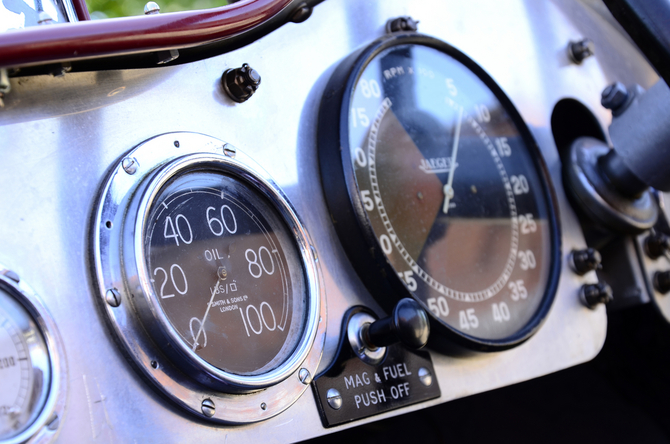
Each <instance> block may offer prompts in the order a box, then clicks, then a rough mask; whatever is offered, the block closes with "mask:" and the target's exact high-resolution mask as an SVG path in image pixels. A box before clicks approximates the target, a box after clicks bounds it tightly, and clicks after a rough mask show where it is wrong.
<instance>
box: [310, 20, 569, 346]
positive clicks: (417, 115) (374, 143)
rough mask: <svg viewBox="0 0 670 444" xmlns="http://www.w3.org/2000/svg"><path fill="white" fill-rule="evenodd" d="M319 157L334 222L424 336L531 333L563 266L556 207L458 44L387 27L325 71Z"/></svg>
mask: <svg viewBox="0 0 670 444" xmlns="http://www.w3.org/2000/svg"><path fill="white" fill-rule="evenodd" d="M319 159H320V165H321V173H322V180H323V184H324V190H325V194H326V200H327V203H328V206H329V209H330V212H331V215H332V219H333V221H334V222H335V228H336V230H337V232H338V235H339V238H340V240H341V242H342V244H343V245H344V247H345V249H346V251H347V253H348V255H349V257H350V258H351V260H352V262H353V263H354V265H355V267H356V269H357V271H358V272H359V274H360V276H361V278H362V279H363V281H364V282H365V283H366V284H367V287H368V288H369V289H370V291H371V292H372V294H373V295H374V296H375V297H376V298H377V299H378V300H379V302H380V303H381V304H382V305H384V306H386V307H391V306H392V304H393V303H394V302H396V301H397V300H398V299H400V298H403V297H406V296H411V297H413V298H414V299H415V300H417V301H418V302H419V303H420V304H421V305H422V306H423V307H424V308H425V309H426V310H427V311H429V312H430V313H431V314H432V325H431V327H432V331H433V335H432V336H431V337H432V338H433V339H435V338H437V339H438V340H441V339H447V341H448V342H451V343H453V342H457V343H459V344H462V345H465V346H466V347H468V348H474V349H477V350H501V349H505V348H508V347H511V346H514V345H517V344H519V343H521V342H523V341H524V340H526V339H528V338H529V337H530V335H532V334H533V333H534V332H535V331H536V330H537V328H538V327H539V325H540V323H541V322H542V320H543V319H544V317H545V315H546V314H547V312H548V310H549V307H550V305H551V302H552V300H553V297H554V292H555V290H556V285H557V281H558V274H559V267H560V260H559V258H560V252H559V233H558V225H557V222H556V204H555V199H554V197H553V193H552V191H551V188H550V185H549V181H548V175H547V172H546V168H545V166H544V164H543V162H542V159H541V156H540V154H539V150H538V148H537V146H536V144H535V142H534V140H533V138H532V136H531V134H530V132H529V131H528V128H527V127H526V125H525V123H524V122H523V120H522V119H521V117H520V115H519V113H518V112H517V111H516V109H515V108H514V106H513V105H512V103H511V101H510V100H509V99H508V98H507V97H506V96H505V94H504V93H503V91H502V90H501V89H500V87H498V85H496V84H495V82H494V81H493V80H492V79H491V77H489V76H488V75H487V74H486V73H485V72H484V70H483V69H481V68H480V67H479V66H477V65H476V64H475V63H474V62H473V61H472V60H470V59H469V58H468V57H466V56H465V55H464V54H463V53H461V52H459V51H458V50H456V49H455V48H453V47H451V46H449V45H447V44H446V43H444V42H441V41H439V40H436V39H433V38H429V37H426V36H422V35H418V34H414V33H400V34H396V35H392V36H387V37H384V38H382V39H380V40H378V41H377V42H375V43H373V44H372V45H370V46H369V47H367V48H364V49H363V50H361V51H359V52H358V53H356V54H353V55H352V56H351V57H349V58H348V59H346V60H345V61H344V62H342V64H341V65H340V66H339V67H338V68H337V69H336V71H335V73H334V74H333V76H332V77H331V79H330V82H329V84H328V86H327V87H326V91H325V93H324V99H323V100H322V103H321V110H320V115H319Z"/></svg>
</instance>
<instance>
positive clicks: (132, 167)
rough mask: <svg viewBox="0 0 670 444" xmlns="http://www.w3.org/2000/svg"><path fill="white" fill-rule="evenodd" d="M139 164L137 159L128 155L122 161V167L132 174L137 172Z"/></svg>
mask: <svg viewBox="0 0 670 444" xmlns="http://www.w3.org/2000/svg"><path fill="white" fill-rule="evenodd" d="M138 166H139V164H138V163H137V160H135V159H133V158H132V157H126V158H125V159H123V161H122V162H121V167H123V171H125V172H126V173H128V174H130V175H133V174H135V173H136V172H137V167H138Z"/></svg>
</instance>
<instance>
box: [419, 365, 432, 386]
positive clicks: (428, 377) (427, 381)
mask: <svg viewBox="0 0 670 444" xmlns="http://www.w3.org/2000/svg"><path fill="white" fill-rule="evenodd" d="M419 381H421V384H423V385H425V386H426V387H429V386H430V385H431V384H432V383H433V375H432V374H431V373H430V370H428V369H427V368H425V367H421V368H420V369H419Z"/></svg>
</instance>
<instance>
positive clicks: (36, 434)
mask: <svg viewBox="0 0 670 444" xmlns="http://www.w3.org/2000/svg"><path fill="white" fill-rule="evenodd" d="M0 289H2V290H3V291H4V292H6V293H7V294H9V296H10V297H13V298H14V299H15V300H16V301H17V302H18V303H19V305H21V306H22V307H23V308H24V309H25V310H26V311H27V312H28V314H29V315H30V316H31V317H32V320H33V321H34V322H35V324H36V326H37V328H38V329H39V331H40V333H41V334H42V337H43V338H44V343H45V344H46V349H47V352H48V362H49V365H50V369H49V370H50V375H51V376H50V378H49V381H48V384H47V387H46V391H47V394H46V399H45V400H44V403H43V404H42V405H41V406H40V407H41V412H40V413H39V414H38V415H37V416H36V417H35V418H34V420H33V421H32V423H31V424H30V425H29V426H28V427H27V428H26V429H25V430H23V431H22V432H21V433H19V434H18V435H15V436H13V437H11V438H7V439H6V440H3V441H2V442H3V444H18V443H23V442H27V441H28V440H31V442H32V441H34V442H45V443H46V442H51V441H53V440H54V439H55V438H56V436H57V435H58V430H59V428H58V426H59V424H60V422H61V421H62V419H63V415H64V414H65V403H66V394H67V367H66V365H67V364H66V359H65V350H64V348H63V342H62V340H61V338H60V334H59V333H58V329H57V327H56V323H55V322H54V320H53V319H52V317H51V315H50V314H49V312H48V311H47V309H46V307H45V306H44V304H43V303H42V301H41V300H40V298H39V296H37V294H36V293H35V292H34V291H33V289H32V288H30V287H29V286H28V285H27V284H26V283H24V282H23V281H21V280H20V279H18V277H16V276H15V275H14V273H13V272H11V271H10V270H9V269H7V268H5V267H4V266H3V265H2V264H0Z"/></svg>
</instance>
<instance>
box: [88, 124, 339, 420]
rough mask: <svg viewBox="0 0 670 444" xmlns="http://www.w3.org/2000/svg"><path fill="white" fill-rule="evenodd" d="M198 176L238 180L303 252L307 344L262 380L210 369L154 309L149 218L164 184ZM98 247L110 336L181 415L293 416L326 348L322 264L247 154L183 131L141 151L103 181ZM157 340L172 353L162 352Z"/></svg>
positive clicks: (94, 237)
mask: <svg viewBox="0 0 670 444" xmlns="http://www.w3.org/2000/svg"><path fill="white" fill-rule="evenodd" d="M196 168H207V169H210V170H216V171H220V172H221V173H222V174H226V175H228V176H231V177H235V178H237V179H238V180H240V181H241V182H244V183H246V184H247V185H249V186H250V187H252V188H253V189H254V190H255V191H256V192H258V193H259V194H260V195H262V196H263V197H264V198H265V199H267V201H269V203H270V204H271V205H272V206H273V208H274V209H275V210H277V212H278V213H279V215H280V216H281V218H282V221H283V222H284V223H285V224H286V226H287V227H288V229H289V230H290V233H291V234H292V236H293V239H294V241H295V244H296V247H297V250H298V253H299V259H300V261H301V265H302V267H303V271H304V277H305V291H306V292H307V293H308V297H307V300H308V302H307V307H306V312H307V313H306V316H305V318H306V321H305V324H304V329H303V334H302V338H301V339H300V340H299V341H298V346H297V347H296V349H295V350H294V351H293V352H291V353H290V355H289V357H288V358H287V359H285V360H284V362H283V363H282V364H280V365H279V366H278V367H277V368H275V369H273V370H270V371H268V372H266V373H263V374H260V375H237V374H233V373H230V372H226V371H223V370H221V369H218V368H216V367H214V366H212V365H211V364H209V363H207V362H206V361H204V360H203V359H202V358H200V357H199V356H197V355H196V354H195V353H193V352H192V351H191V350H190V348H189V347H188V346H185V345H184V344H183V341H180V340H179V338H178V333H177V332H176V331H174V328H172V326H171V324H170V322H169V320H167V319H165V317H164V313H161V310H156V307H157V305H156V304H154V302H155V298H156V296H155V294H154V292H153V289H152V287H151V284H150V283H149V278H148V274H147V271H146V262H145V259H144V254H145V251H144V250H145V245H144V234H143V233H144V230H145V225H146V224H145V218H146V217H147V216H148V214H149V211H150V209H151V207H152V203H153V202H154V200H155V199H156V197H157V195H158V194H159V192H160V190H161V189H162V188H163V185H164V184H165V183H166V182H167V181H169V180H170V179H172V178H174V177H176V176H177V175H180V174H183V173H186V172H190V171H193V170H194V169H196ZM91 247H92V248H91V254H92V260H93V261H94V263H95V271H96V281H97V287H98V290H99V294H98V297H99V300H100V302H101V303H102V307H103V310H104V311H105V312H106V313H107V318H108V320H109V321H110V325H111V328H112V329H113V330H114V332H115V333H116V335H117V337H118V338H119V340H120V342H121V344H122V345H123V347H124V349H125V351H126V353H127V354H128V355H129V356H130V357H131V358H132V361H133V362H134V363H135V364H136V365H137V367H138V369H139V370H140V372H141V373H142V374H143V375H144V376H145V377H146V378H147V379H148V380H150V381H151V382H152V383H153V384H154V385H155V386H156V387H157V388H158V389H159V390H160V391H161V392H163V393H164V394H165V395H167V396H168V397H169V398H170V399H172V400H173V401H174V402H176V403H177V404H178V405H180V406H181V407H182V408H184V409H186V410H187V411H189V412H191V413H194V414H196V415H198V416H199V417H201V418H204V419H208V420H211V421H216V422H221V423H230V424H244V423H251V422H257V421H261V420H264V419H268V418H270V417H272V416H274V415H277V414H278V413H280V412H282V411H283V410H285V409H286V408H288V407H289V406H290V405H292V404H293V403H294V402H295V401H296V400H297V399H298V398H299V397H300V396H301V395H302V393H303V392H304V391H305V390H306V389H307V387H308V386H309V383H310V382H311V378H312V375H314V374H315V373H316V370H317V367H318V364H319V361H320V359H321V354H322V350H323V346H324V342H325V328H326V322H325V317H326V307H325V294H324V292H323V285H322V284H321V282H320V279H321V277H320V274H319V272H318V264H317V261H318V260H317V257H316V254H315V250H314V248H313V247H312V243H311V241H310V239H309V236H308V234H307V232H306V230H305V228H304V226H303V225H302V223H301V222H300V220H299V218H298V216H297V215H296V213H295V211H294V210H293V208H292V206H291V205H290V203H289V202H288V200H287V198H286V196H285V195H284V194H283V192H282V191H281V189H280V188H279V187H278V186H277V185H276V183H275V182H274V181H273V180H272V178H271V177H270V176H269V175H268V173H267V172H265V171H264V170H263V169H262V168H261V167H260V165H258V164H257V163H256V162H255V161H254V160H253V159H251V158H250V157H249V156H247V155H246V154H244V153H243V152H241V151H239V150H236V149H235V148H234V147H232V146H231V145H230V144H227V143H225V142H223V141H221V140H218V139H215V138H213V137H209V136H205V135H202V134H197V133H186V132H179V133H168V134H163V135H160V136H157V137H154V138H152V139H149V140H147V141H145V142H143V143H141V144H140V145H138V146H137V147H135V148H134V149H132V150H131V151H130V152H128V153H127V154H126V155H125V156H123V158H122V159H120V161H119V162H118V163H117V164H116V165H115V166H114V167H113V169H112V170H111V172H110V174H109V176H108V177H107V179H106V181H105V184H104V186H103V189H102V192H101V194H100V197H99V206H98V208H97V212H96V214H95V217H94V220H93V226H92V245H91ZM157 338H158V339H159V340H161V339H162V338H165V340H166V341H167V343H168V344H170V345H169V346H168V347H159V346H157V344H156V342H157ZM172 348H175V352H173V353H172V352H170V351H169V350H170V349H172Z"/></svg>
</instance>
